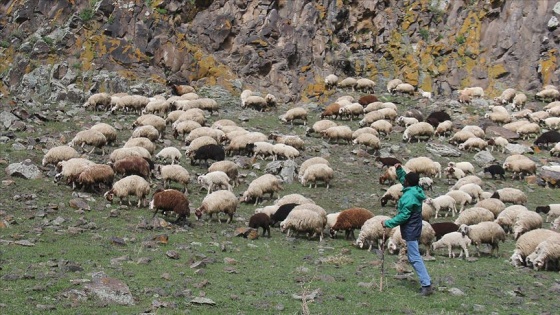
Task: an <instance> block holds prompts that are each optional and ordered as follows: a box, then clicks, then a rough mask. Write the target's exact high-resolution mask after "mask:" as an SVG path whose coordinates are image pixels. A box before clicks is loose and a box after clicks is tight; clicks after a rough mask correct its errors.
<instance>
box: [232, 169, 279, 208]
mask: <svg viewBox="0 0 560 315" xmlns="http://www.w3.org/2000/svg"><path fill="white" fill-rule="evenodd" d="M283 189H284V187H282V181H281V180H280V179H278V178H277V177H276V176H274V175H272V174H264V175H262V176H260V177H257V178H256V179H254V180H253V181H252V182H251V183H250V184H249V187H247V190H245V192H243V195H242V197H241V201H242V202H249V201H250V200H252V199H255V205H257V204H258V203H259V199H262V198H263V196H264V195H265V194H267V193H268V194H270V199H273V198H274V193H275V192H278V191H280V190H283Z"/></svg>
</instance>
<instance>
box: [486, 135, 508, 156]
mask: <svg viewBox="0 0 560 315" xmlns="http://www.w3.org/2000/svg"><path fill="white" fill-rule="evenodd" d="M508 144H509V141H508V140H507V139H506V138H503V137H496V138H493V139H490V140H488V146H489V147H490V151H492V152H493V151H494V147H500V148H501V152H502V153H505V152H506V147H507V145H508Z"/></svg>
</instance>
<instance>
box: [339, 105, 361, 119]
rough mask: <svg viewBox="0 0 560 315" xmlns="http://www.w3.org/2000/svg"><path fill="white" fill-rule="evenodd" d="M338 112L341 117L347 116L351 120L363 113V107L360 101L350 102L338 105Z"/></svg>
mask: <svg viewBox="0 0 560 315" xmlns="http://www.w3.org/2000/svg"><path fill="white" fill-rule="evenodd" d="M338 114H339V116H340V117H341V118H342V117H348V118H350V120H351V121H352V120H353V119H354V117H356V118H359V117H360V116H361V115H363V114H364V107H363V106H362V105H361V104H360V103H350V104H347V105H344V106H342V107H340V109H339V110H338Z"/></svg>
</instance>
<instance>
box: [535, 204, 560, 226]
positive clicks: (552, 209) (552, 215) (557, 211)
mask: <svg viewBox="0 0 560 315" xmlns="http://www.w3.org/2000/svg"><path fill="white" fill-rule="evenodd" d="M535 211H536V212H537V213H544V214H546V215H547V216H546V222H551V221H553V220H554V219H556V218H558V217H560V203H551V204H549V205H547V206H537V208H536V209H535Z"/></svg>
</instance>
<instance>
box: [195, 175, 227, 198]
mask: <svg viewBox="0 0 560 315" xmlns="http://www.w3.org/2000/svg"><path fill="white" fill-rule="evenodd" d="M197 182H198V184H199V185H200V186H201V187H202V188H204V189H206V190H207V195H209V194H210V193H211V192H213V191H215V190H221V189H222V187H225V188H226V189H227V190H229V191H232V187H231V185H230V183H229V182H230V178H229V177H228V176H227V174H226V173H224V172H222V171H213V172H209V173H206V174H204V175H199V176H198V177H197Z"/></svg>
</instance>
